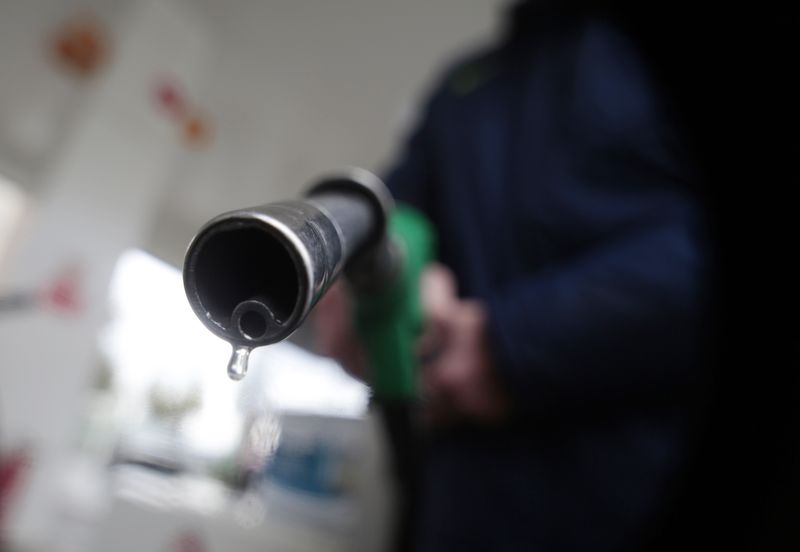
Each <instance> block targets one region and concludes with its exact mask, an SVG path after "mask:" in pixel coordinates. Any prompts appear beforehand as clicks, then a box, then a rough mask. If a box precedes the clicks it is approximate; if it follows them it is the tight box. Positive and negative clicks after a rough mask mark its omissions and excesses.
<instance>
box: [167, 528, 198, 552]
mask: <svg viewBox="0 0 800 552" xmlns="http://www.w3.org/2000/svg"><path fill="white" fill-rule="evenodd" d="M174 551H175V552H206V545H205V544H204V543H203V540H202V539H201V538H200V537H199V536H198V535H197V534H195V533H193V532H191V531H186V532H184V533H182V534H181V535H179V536H178V538H177V539H175V546H174Z"/></svg>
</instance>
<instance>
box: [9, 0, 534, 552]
mask: <svg viewBox="0 0 800 552" xmlns="http://www.w3.org/2000/svg"><path fill="white" fill-rule="evenodd" d="M509 4H510V2H509V1H508V0H403V1H402V2H401V1H389V0H379V1H376V0H335V1H333V0H263V1H257V0H25V1H22V0H0V549H1V550H3V552H6V551H7V552H77V551H88V552H107V551H110V550H114V551H115V552H128V551H131V552H132V551H143V550H146V551H152V552H162V551H163V552H213V551H223V550H224V551H229V552H250V551H256V550H258V551H270V550H275V551H297V552H305V551H308V552H311V551H315V552H325V551H331V552H333V551H348V552H350V551H359V550H363V551H376V552H377V551H384V550H390V549H391V546H392V545H391V539H392V537H393V533H392V527H394V525H393V523H394V520H396V517H397V511H398V507H397V501H396V499H395V498H396V493H397V489H396V488H395V486H394V483H393V481H394V479H393V477H392V475H391V469H392V468H391V465H392V461H391V458H390V456H391V453H390V447H389V446H388V445H387V436H386V432H385V428H384V427H383V425H382V424H381V423H380V421H379V420H377V419H376V416H375V415H374V413H373V411H372V410H371V409H370V406H369V405H370V393H371V391H370V388H369V387H368V385H366V384H365V383H363V382H362V381H360V380H358V379H355V378H353V377H352V376H350V375H349V374H348V373H347V372H346V371H345V370H344V369H343V368H342V367H341V366H340V365H339V364H338V363H337V362H336V361H334V360H332V359H331V358H327V357H325V356H323V355H321V354H319V353H318V351H317V350H316V348H315V340H314V335H313V334H312V332H311V330H310V328H309V327H307V326H301V327H300V328H299V329H298V331H297V332H296V333H294V334H293V335H292V337H291V338H290V339H288V340H286V341H283V342H281V343H277V344H275V345H271V346H268V347H261V348H258V349H255V350H254V351H253V354H252V356H251V358H250V368H249V372H248V375H247V377H246V378H244V379H243V380H242V381H238V382H237V381H232V380H231V378H229V377H228V374H227V373H226V370H227V368H226V367H227V365H228V361H229V358H230V355H231V349H230V345H229V344H227V343H225V342H224V341H223V340H221V339H219V338H218V337H216V336H214V335H213V334H212V333H211V332H209V331H208V329H207V328H206V327H204V325H203V323H201V322H200V320H198V318H197V317H196V316H195V313H194V312H193V311H192V309H191V307H190V305H189V303H188V302H187V298H186V294H185V292H184V287H183V280H182V275H181V271H182V267H183V262H184V255H185V253H186V250H187V246H188V244H189V243H190V240H191V239H192V237H193V236H194V235H195V233H196V232H197V231H198V229H199V228H200V227H201V226H202V225H203V224H204V223H205V222H206V221H208V220H209V219H211V218H212V217H214V216H215V215H217V214H219V213H222V212H225V211H230V210H232V209H237V208H242V207H246V206H251V205H261V204H265V203H269V202H274V201H279V200H285V199H290V198H294V197H297V196H299V195H300V194H301V193H302V192H303V191H304V189H305V188H306V187H307V186H308V185H309V184H310V183H312V182H313V181H314V179H315V178H317V177H318V176H319V175H320V174H325V173H327V172H329V171H330V170H332V169H339V168H342V167H362V168H364V169H367V170H369V171H372V172H374V173H375V174H379V175H380V174H382V171H384V170H385V169H386V167H387V166H388V164H390V163H391V162H392V161H393V160H394V159H395V157H396V155H397V152H398V151H399V148H400V147H401V145H402V143H403V141H404V140H405V138H406V133H407V132H408V130H409V129H410V128H412V127H413V125H414V123H415V121H417V119H418V117H419V113H420V108H421V106H422V103H421V102H422V101H423V99H424V98H425V96H426V93H427V92H428V91H429V90H430V87H431V86H432V84H433V83H434V82H435V79H436V77H437V76H438V75H439V74H440V71H442V70H443V69H444V68H445V67H447V65H448V64H450V63H451V62H452V61H453V60H454V59H457V58H458V56H460V55H463V54H464V53H465V52H469V51H472V50H474V49H476V48H478V47H480V46H482V45H485V44H488V43H490V42H491V41H492V40H493V39H494V38H496V36H497V35H498V33H499V32H500V29H501V22H502V17H503V14H504V12H505V10H506V8H507V7H508V6H509ZM531 549H534V548H531Z"/></svg>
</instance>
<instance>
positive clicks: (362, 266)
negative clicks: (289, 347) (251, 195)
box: [183, 169, 394, 379]
mask: <svg viewBox="0 0 800 552" xmlns="http://www.w3.org/2000/svg"><path fill="white" fill-rule="evenodd" d="M392 208H393V201H392V197H391V195H390V193H389V191H388V189H387V188H386V187H385V186H384V184H383V183H382V182H381V181H380V179H378V178H377V177H376V176H374V175H373V174H371V173H369V172H367V171H365V170H362V169H351V170H348V171H345V172H342V173H339V174H334V175H331V176H328V177H326V178H323V179H321V180H320V181H319V182H318V183H317V184H315V185H314V186H312V187H311V188H310V189H309V190H308V192H307V193H306V195H305V197H304V198H303V199H299V200H294V201H283V202H277V203H269V204H266V205H261V206H258V207H250V208H246V209H239V210H235V211H230V212H227V213H223V214H221V215H219V216H217V217H215V218H213V219H212V220H211V221H209V222H208V223H206V224H205V225H204V226H203V227H202V228H201V229H200V231H199V232H198V233H197V235H196V236H195V237H194V239H193V240H192V242H191V243H190V244H189V248H188V250H187V252H186V257H185V261H184V266H183V281H184V287H185V289H186V295H187V297H188V299H189V303H190V304H191V306H192V309H193V310H194V312H195V314H196V315H197V316H198V318H200V320H201V321H202V322H203V324H204V325H205V326H206V327H207V328H208V329H209V330H211V331H212V332H213V333H214V334H216V335H217V336H219V337H221V338H223V339H225V340H226V341H228V342H230V343H231V345H232V346H233V349H234V354H233V356H232V358H231V363H230V365H229V374H230V375H231V377H232V378H234V379H241V377H243V376H244V373H245V372H246V367H247V358H248V356H249V353H250V351H251V350H252V349H253V348H255V347H260V346H263V345H270V344H273V343H277V342H279V341H282V340H284V339H286V338H287V337H289V336H290V335H291V334H292V333H293V332H294V331H295V330H296V329H297V328H298V327H299V326H300V324H302V322H303V321H304V320H305V318H306V316H307V315H308V313H309V312H310V311H311V309H312V308H313V306H314V305H315V304H316V302H317V301H318V300H319V299H320V297H322V295H323V294H324V293H325V291H326V290H327V289H328V287H329V286H330V285H331V284H332V283H333V282H334V281H335V280H336V278H337V277H338V276H339V274H340V273H341V272H342V270H343V269H344V268H345V267H348V271H350V270H351V267H352V270H353V273H354V276H355V277H354V280H355V281H364V282H370V283H372V284H374V283H375V282H379V281H381V280H383V279H389V278H391V275H392V273H393V271H394V268H393V266H392V259H393V258H394V256H393V255H392V254H391V253H390V250H391V241H390V240H388V239H387V237H386V224H387V220H388V218H389V216H390V213H391V211H392ZM366 273H369V274H366Z"/></svg>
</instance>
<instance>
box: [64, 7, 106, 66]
mask: <svg viewBox="0 0 800 552" xmlns="http://www.w3.org/2000/svg"><path fill="white" fill-rule="evenodd" d="M53 49H54V51H55V55H56V59H57V60H58V61H59V62H60V63H61V65H63V66H64V67H66V68H68V69H69V70H71V71H73V72H75V73H77V74H79V75H81V76H88V75H91V74H93V73H95V72H96V71H97V70H98V69H99V68H100V67H101V66H102V64H103V62H105V60H106V59H107V58H108V50H109V40H108V36H107V33H106V32H105V27H104V25H103V24H102V23H100V22H99V21H98V20H97V19H95V18H94V17H81V18H79V19H75V20H73V21H70V22H68V23H66V24H64V25H63V26H62V27H61V29H59V30H58V31H57V32H56V36H55V39H54V41H53Z"/></svg>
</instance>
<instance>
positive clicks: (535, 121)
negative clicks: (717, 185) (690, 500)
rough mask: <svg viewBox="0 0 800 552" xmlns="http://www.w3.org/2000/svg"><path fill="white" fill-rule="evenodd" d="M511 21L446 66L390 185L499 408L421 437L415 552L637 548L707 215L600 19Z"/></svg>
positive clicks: (696, 335) (686, 340) (674, 417)
mask: <svg viewBox="0 0 800 552" xmlns="http://www.w3.org/2000/svg"><path fill="white" fill-rule="evenodd" d="M522 23H523V24H522V25H521V26H520V28H518V29H516V30H515V31H514V32H513V33H512V34H511V37H510V38H509V39H507V40H506V41H504V42H503V43H502V44H500V45H499V46H498V47H496V48H494V49H492V50H490V51H486V52H483V53H480V54H478V55H476V56H472V57H470V58H469V59H468V60H466V61H463V62H461V63H458V64H456V65H455V67H454V68H453V69H451V70H449V71H447V73H446V74H445V76H444V78H443V79H442V80H441V82H439V83H438V85H437V86H436V87H435V89H434V91H433V93H432V94H431V95H430V97H429V99H428V101H427V104H426V107H425V110H424V112H423V115H422V117H421V119H420V122H419V123H418V126H417V127H416V129H415V131H414V132H413V133H412V135H411V137H410V140H409V142H408V145H407V148H406V149H405V152H404V154H403V155H402V156H401V158H400V160H399V163H398V164H397V165H396V166H395V167H394V169H393V170H392V171H390V173H389V176H388V178H387V182H388V184H389V186H390V188H391V189H392V191H393V193H394V194H395V196H396V198H397V199H398V200H399V201H404V202H408V203H411V204H413V205H415V206H417V207H419V208H420V209H422V210H423V211H424V212H425V213H427V215H428V216H429V217H430V218H431V219H432V220H433V221H434V223H435V226H436V228H437V231H438V238H439V251H440V259H441V261H442V262H444V263H445V264H446V265H448V266H449V267H450V268H452V269H453V270H454V271H455V273H456V275H457V277H458V284H459V288H460V289H459V292H460V294H461V295H463V296H465V297H474V298H479V299H481V300H482V301H484V302H485V303H486V305H488V309H489V312H490V339H491V346H492V354H493V357H494V361H495V363H496V367H497V370H498V372H499V376H500V378H501V380H502V382H503V384H504V385H505V387H506V388H507V390H508V392H509V393H510V394H511V395H512V396H513V398H514V399H515V403H516V407H517V411H516V413H515V414H514V416H513V419H512V420H511V421H510V422H509V423H507V424H504V425H503V426H502V427H496V428H478V427H462V428H458V429H455V428H454V429H452V430H449V431H446V432H443V433H441V434H439V435H436V436H434V437H433V438H432V439H431V442H430V444H429V446H428V449H427V450H426V453H425V461H424V469H423V472H424V473H423V484H422V491H421V492H422V500H421V506H420V511H419V519H418V522H419V547H420V549H421V550H425V551H437V552H445V551H449V550H458V551H460V552H467V551H470V550H482V551H483V550H509V551H512V550H513V551H519V550H546V551H550V550H592V551H601V550H623V549H628V548H630V547H633V546H636V545H639V544H641V543H642V542H643V541H642V539H644V538H649V537H651V536H652V533H653V531H656V530H657V528H658V520H659V519H660V518H659V516H660V515H661V513H662V512H663V510H664V509H665V508H666V507H667V506H668V505H669V501H670V498H671V497H672V496H673V494H674V493H673V491H675V490H676V489H678V488H679V486H680V483H681V475H682V470H683V468H684V466H685V464H686V461H687V455H688V453H689V442H690V437H691V435H690V433H691V429H692V428H693V427H694V425H693V424H694V422H695V420H694V419H693V418H692V416H693V410H692V405H693V404H694V403H693V400H694V398H695V397H696V395H697V392H698V389H700V387H701V383H702V381H703V373H702V364H701V362H700V359H701V354H700V346H699V343H700V340H701V336H702V326H703V312H704V307H703V300H704V296H705V282H706V281H705V278H706V264H707V263H706V258H705V253H704V245H703V243H704V241H703V235H704V218H703V213H702V209H701V208H700V205H699V203H698V201H697V198H696V191H697V186H698V185H699V184H698V182H697V180H698V178H697V175H696V174H695V171H694V170H693V167H692V165H691V162H690V158H689V156H688V154H687V152H686V151H684V148H683V147H682V140H681V137H680V135H679V133H678V131H677V129H676V125H675V124H674V118H673V115H672V113H671V111H670V105H669V101H668V99H667V98H666V97H665V96H664V95H663V94H660V91H659V87H658V85H657V83H656V80H655V79H654V77H653V75H652V74H651V72H650V71H649V67H648V63H647V60H646V59H645V58H644V57H643V56H642V54H641V53H640V52H639V51H638V49H637V48H636V47H635V44H634V42H633V41H631V40H630V39H629V38H628V37H627V36H626V34H625V33H624V32H622V31H621V30H620V28H619V27H618V26H616V25H615V24H613V23H612V22H611V21H610V20H607V19H604V18H602V17H592V16H581V17H578V16H565V15H558V14H547V13H542V14H539V15H537V16H535V17H530V18H528V19H527V20H525V21H523V22H522Z"/></svg>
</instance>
